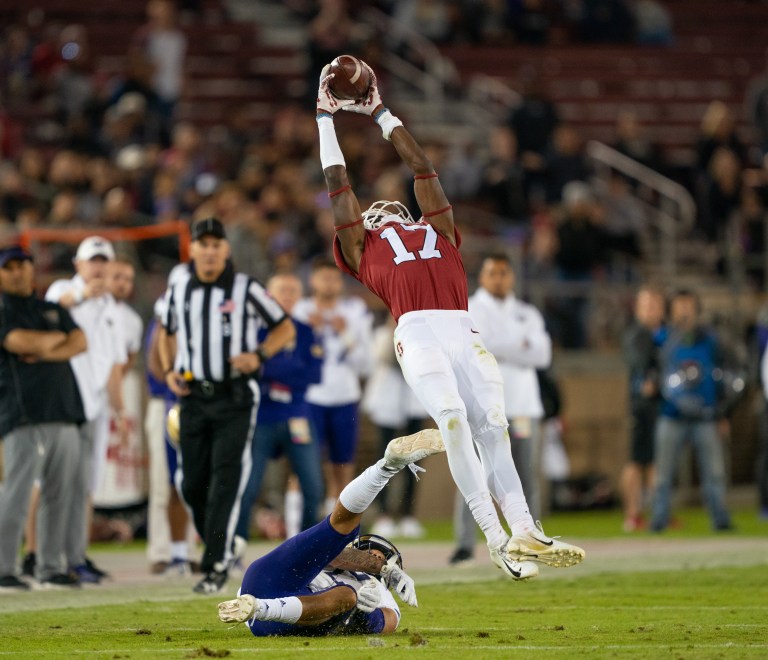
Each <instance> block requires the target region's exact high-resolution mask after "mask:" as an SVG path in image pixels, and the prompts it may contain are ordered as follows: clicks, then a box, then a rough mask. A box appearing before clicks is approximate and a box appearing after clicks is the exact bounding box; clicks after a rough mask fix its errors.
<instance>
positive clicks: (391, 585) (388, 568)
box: [381, 555, 419, 607]
mask: <svg viewBox="0 0 768 660" xmlns="http://www.w3.org/2000/svg"><path fill="white" fill-rule="evenodd" d="M381 577H382V579H383V580H384V584H385V585H387V589H392V591H394V592H395V593H396V594H397V595H398V597H399V598H400V600H402V601H403V602H404V603H405V604H406V605H410V606H411V607H418V606H419V602H418V601H417V600H416V583H415V582H414V581H413V578H412V577H411V576H410V575H408V573H406V572H405V571H404V570H403V569H402V568H400V567H399V566H398V565H397V557H396V556H394V555H393V556H392V557H390V558H389V560H388V561H387V563H386V564H384V567H383V568H382V569H381Z"/></svg>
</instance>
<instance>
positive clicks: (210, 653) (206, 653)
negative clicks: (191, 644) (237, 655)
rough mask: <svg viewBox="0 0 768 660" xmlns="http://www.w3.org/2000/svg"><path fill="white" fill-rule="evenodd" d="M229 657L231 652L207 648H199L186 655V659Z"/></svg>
mask: <svg viewBox="0 0 768 660" xmlns="http://www.w3.org/2000/svg"><path fill="white" fill-rule="evenodd" d="M229 655H232V652H231V651H228V650H227V649H211V648H208V647H207V646H201V647H200V648H199V649H195V650H194V651H192V652H190V653H187V657H188V658H226V657H227V656H229Z"/></svg>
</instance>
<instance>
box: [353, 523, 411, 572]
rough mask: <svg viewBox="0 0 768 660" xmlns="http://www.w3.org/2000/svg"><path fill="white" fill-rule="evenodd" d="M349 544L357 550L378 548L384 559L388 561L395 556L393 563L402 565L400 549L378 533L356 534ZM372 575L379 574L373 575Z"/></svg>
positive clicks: (368, 550)
mask: <svg viewBox="0 0 768 660" xmlns="http://www.w3.org/2000/svg"><path fill="white" fill-rule="evenodd" d="M349 545H350V546H351V547H353V548H356V549H357V550H363V551H365V552H370V551H371V550H378V551H379V552H380V553H381V554H383V555H384V559H385V561H389V560H390V559H391V558H392V557H397V559H396V560H395V563H396V564H397V565H398V566H399V567H400V568H402V567H403V556H402V555H401V554H400V551H399V550H398V549H397V547H396V546H395V544H394V543H392V542H391V541H388V540H387V539H385V538H384V537H383V536H379V535H378V534H363V535H362V536H358V537H357V538H356V539H355V540H354V541H352V543H350V544H349ZM374 577H379V576H378V575H375V576H374Z"/></svg>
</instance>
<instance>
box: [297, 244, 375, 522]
mask: <svg viewBox="0 0 768 660" xmlns="http://www.w3.org/2000/svg"><path fill="white" fill-rule="evenodd" d="M309 284H310V288H311V289H312V293H313V296H312V297H311V298H305V299H304V300H300V301H299V302H298V303H296V306H295V307H294V309H293V316H294V317H295V318H296V319H298V320H299V321H303V322H304V323H308V324H309V325H311V326H312V328H313V329H314V330H315V334H316V335H317V336H318V337H319V338H320V339H321V340H322V342H323V350H324V358H325V361H324V362H323V371H322V380H321V381H320V383H318V384H317V385H311V386H310V387H309V389H308V390H307V401H308V402H309V404H310V414H311V415H312V421H313V423H314V425H315V429H316V430H317V434H318V438H319V439H320V443H321V447H324V448H325V450H326V452H327V456H328V460H329V462H330V464H331V467H330V473H329V476H328V479H327V480H326V483H327V491H326V498H327V499H326V509H329V510H330V508H332V506H333V503H335V501H336V498H337V497H338V496H339V493H341V491H342V489H343V488H344V486H346V485H347V484H348V483H349V482H350V481H351V480H352V477H353V476H354V470H355V464H354V460H355V450H356V449H357V442H358V436H359V428H358V427H359V415H358V404H359V402H360V398H361V396H362V390H361V387H360V378H361V377H363V376H367V375H368V374H369V373H370V371H371V368H372V366H373V365H372V362H373V349H372V333H373V330H372V327H373V319H372V317H371V314H370V312H369V310H368V307H367V306H366V304H365V302H363V300H362V299H360V298H352V297H344V296H343V291H344V282H343V280H342V275H341V272H340V271H339V269H338V268H337V267H336V264H335V263H334V262H333V261H330V260H328V259H324V258H321V259H318V260H316V261H315V262H314V263H313V264H312V273H311V275H310V280H309Z"/></svg>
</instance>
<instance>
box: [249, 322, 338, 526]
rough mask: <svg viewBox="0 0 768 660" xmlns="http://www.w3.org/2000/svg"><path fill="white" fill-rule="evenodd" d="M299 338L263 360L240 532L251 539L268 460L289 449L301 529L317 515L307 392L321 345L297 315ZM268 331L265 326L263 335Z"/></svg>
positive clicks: (319, 483) (318, 492)
mask: <svg viewBox="0 0 768 660" xmlns="http://www.w3.org/2000/svg"><path fill="white" fill-rule="evenodd" d="M294 325H295V326H296V340H295V344H294V346H292V347H289V348H286V349H284V350H282V351H279V352H278V353H276V354H275V355H273V356H272V357H271V358H270V359H269V360H267V361H266V363H265V364H264V369H263V371H262V374H261V378H260V380H259V383H260V384H259V387H260V389H261V403H260V405H259V413H258V417H257V422H256V430H255V431H254V435H253V442H252V443H251V452H252V457H253V467H252V469H251V475H250V477H249V479H248V485H247V487H246V489H245V492H244V493H243V497H242V500H241V508H240V518H239V520H238V524H237V531H236V533H237V535H238V536H242V537H243V538H246V539H247V538H248V526H249V522H250V515H251V507H252V506H253V503H254V502H255V500H256V498H257V497H258V495H259V491H260V490H261V480H262V477H263V476H264V469H265V468H266V464H267V461H268V460H269V459H270V458H273V457H274V456H276V455H281V454H285V455H286V456H287V457H288V460H289V461H290V462H291V466H292V467H293V470H294V472H295V473H296V476H297V477H298V478H299V483H300V485H301V490H302V494H303V496H304V514H303V518H302V529H308V528H309V527H311V526H312V525H314V524H315V523H316V522H317V521H318V518H319V509H320V504H321V501H322V497H323V475H322V472H321V469H320V453H319V448H318V445H317V442H316V441H315V436H316V434H315V431H314V428H313V426H312V423H311V421H310V417H309V404H308V403H307V402H306V399H305V396H304V395H305V394H306V391H307V388H308V387H309V386H310V385H311V384H313V383H319V382H320V375H321V370H322V364H323V349H322V347H321V346H320V344H319V343H318V341H317V339H316V337H315V333H314V331H313V330H312V328H311V327H310V326H308V325H307V324H305V323H302V322H300V321H296V320H294ZM265 334H266V333H265V332H264V331H262V332H261V333H260V336H259V339H260V340H261V339H263V335H265Z"/></svg>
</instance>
